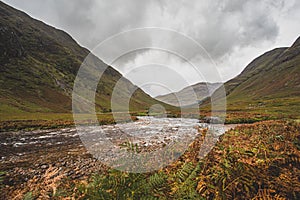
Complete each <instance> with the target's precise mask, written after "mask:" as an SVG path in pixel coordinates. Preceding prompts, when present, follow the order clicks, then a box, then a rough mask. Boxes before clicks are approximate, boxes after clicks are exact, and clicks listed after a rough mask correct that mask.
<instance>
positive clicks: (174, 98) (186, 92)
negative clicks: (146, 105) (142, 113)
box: [155, 82, 222, 106]
mask: <svg viewBox="0 0 300 200" xmlns="http://www.w3.org/2000/svg"><path fill="white" fill-rule="evenodd" d="M221 85H222V83H209V82H200V83H196V84H194V85H191V86H187V87H185V88H183V89H181V90H179V91H177V92H173V93H169V94H165V95H160V96H156V97H155V98H156V99H157V100H159V101H162V102H165V103H168V104H171V105H174V106H189V105H193V104H196V103H198V102H199V101H202V100H203V99H205V98H207V97H208V96H210V95H211V94H212V93H213V92H214V91H215V90H216V89H217V88H218V87H220V86H221ZM191 97H195V98H196V99H195V98H192V99H190V98H191ZM178 100H180V102H178Z"/></svg>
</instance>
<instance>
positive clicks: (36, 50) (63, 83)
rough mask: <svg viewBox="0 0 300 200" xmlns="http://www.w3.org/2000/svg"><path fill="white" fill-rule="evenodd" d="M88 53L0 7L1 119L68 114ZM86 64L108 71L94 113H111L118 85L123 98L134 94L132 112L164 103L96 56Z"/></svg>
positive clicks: (40, 24) (70, 40)
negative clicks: (120, 87)
mask: <svg viewBox="0 0 300 200" xmlns="http://www.w3.org/2000/svg"><path fill="white" fill-rule="evenodd" d="M89 53H90V52H89V50H87V49H86V48H83V47H81V46H80V45H79V44H77V43H76V41H75V40H74V39H73V38H72V37H71V36H70V35H68V34H67V33H65V32H64V31H62V30H58V29H56V28H54V27H51V26H49V25H47V24H45V23H43V22H41V21H38V20H35V19H33V18H31V17H30V16H28V15H27V14H26V13H24V12H21V11H19V10H16V9H14V8H12V7H10V6H8V5H6V4H4V3H3V2H0V114H2V115H3V114H4V113H5V114H6V115H15V114H18V113H70V112H71V110H72V105H71V104H72V89H73V83H74V80H75V77H76V74H77V72H78V69H79V67H80V66H81V64H82V62H83V61H84V59H85V58H86V56H87V55H89ZM86 63H87V64H88V65H90V66H91V68H94V69H100V70H103V71H104V70H105V69H106V70H105V71H104V73H103V76H102V77H101V80H100V82H99V84H98V88H97V93H96V97H95V100H96V110H97V111H100V112H107V111H110V109H111V101H110V100H111V95H112V91H113V89H114V87H115V85H116V83H117V82H118V81H120V82H121V83H122V84H121V85H122V87H123V88H122V94H123V96H124V95H129V94H130V92H132V91H134V90H135V92H134V94H133V95H132V98H131V99H130V107H131V108H132V109H133V110H145V109H148V108H149V107H150V106H151V105H152V104H157V103H160V104H163V103H162V102H159V101H157V100H155V99H153V98H151V97H150V96H149V95H148V94H146V93H144V92H143V91H142V90H141V89H139V88H138V87H137V86H135V85H133V84H132V83H131V82H130V81H128V80H127V79H125V78H124V77H122V75H121V74H120V73H119V72H118V71H116V70H115V69H113V68H112V67H110V66H107V65H106V64H105V63H104V62H102V61H101V60H100V59H99V58H97V57H96V56H94V55H91V56H90V60H89V62H86ZM90 75H91V74H90ZM163 105H164V106H165V107H166V108H173V107H171V106H169V105H166V104H163ZM122 106H123V105H119V106H118V108H122Z"/></svg>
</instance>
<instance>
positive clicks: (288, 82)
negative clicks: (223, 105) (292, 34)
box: [213, 37, 300, 117]
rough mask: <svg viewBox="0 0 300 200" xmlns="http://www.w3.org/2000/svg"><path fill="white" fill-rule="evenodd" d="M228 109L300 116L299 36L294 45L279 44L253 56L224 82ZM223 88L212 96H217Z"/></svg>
mask: <svg viewBox="0 0 300 200" xmlns="http://www.w3.org/2000/svg"><path fill="white" fill-rule="evenodd" d="M224 87H225V90H226V95H227V110H228V111H241V110H244V111H259V112H262V113H270V114H279V115H291V116H295V117H299V110H300V37H299V38H298V39H297V40H296V41H295V42H294V44H293V45H292V46H291V47H284V48H276V49H274V50H271V51H269V52H266V53H264V54H263V55H261V56H259V57H258V58H256V59H254V60H253V61H252V62H251V63H250V64H249V65H248V66H247V67H246V68H245V69H244V70H243V71H242V72H241V74H239V75H238V76H237V77H235V78H233V79H231V80H229V81H228V82H226V83H225V85H224ZM219 94H220V90H216V91H215V93H214V94H213V97H215V98H216V99H218V98H219V97H220V96H219Z"/></svg>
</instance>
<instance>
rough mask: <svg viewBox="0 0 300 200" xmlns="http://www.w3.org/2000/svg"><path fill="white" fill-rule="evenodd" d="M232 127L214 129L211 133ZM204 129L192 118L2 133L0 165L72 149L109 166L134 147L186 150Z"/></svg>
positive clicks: (152, 119)
mask: <svg viewBox="0 0 300 200" xmlns="http://www.w3.org/2000/svg"><path fill="white" fill-rule="evenodd" d="M234 126H235V125H226V126H221V125H220V126H215V127H214V130H215V134H216V136H217V135H220V134H222V133H224V131H226V130H227V129H230V128H233V127H234ZM207 127H209V125H208V124H201V123H198V120H196V119H185V118H155V117H139V120H138V121H136V122H130V123H122V124H116V125H104V126H85V127H79V128H78V127H77V129H76V128H63V129H55V130H35V131H18V132H4V133H1V134H0V149H1V152H0V163H5V164H6V166H7V165H9V166H10V167H13V166H14V165H18V163H20V162H21V163H26V162H32V160H34V159H35V158H40V157H45V158H46V157H47V156H49V157H51V156H52V157H53V158H55V157H56V159H58V158H59V157H60V156H64V155H70V151H73V152H74V151H76V149H87V150H88V152H89V153H91V154H92V155H93V156H94V157H96V158H98V159H100V160H101V161H103V162H108V163H109V162H110V161H111V158H115V157H118V156H120V155H121V154H124V149H125V151H127V150H128V148H132V149H134V146H135V145H136V146H137V147H138V148H139V151H144V152H151V151H155V150H156V149H158V148H164V147H165V146H168V145H169V144H174V143H183V144H184V145H182V146H181V147H182V148H186V147H187V146H188V145H189V143H191V142H192V141H193V139H194V138H195V137H196V136H197V134H199V128H200V129H201V128H207ZM64 152H65V154H63V153H64ZM78 154H80V153H78ZM25 158H26V160H24V159H25Z"/></svg>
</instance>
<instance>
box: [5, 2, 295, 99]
mask: <svg viewBox="0 0 300 200" xmlns="http://www.w3.org/2000/svg"><path fill="white" fill-rule="evenodd" d="M4 2H6V3H8V4H9V5H11V6H13V7H15V8H18V9H20V10H23V11H25V12H26V13H28V14H29V15H31V16H32V17H34V18H37V19H40V20H42V21H44V22H45V23H48V24H50V25H52V26H55V27H57V28H60V29H63V30H64V31H66V32H68V33H69V34H70V35H71V36H73V37H74V38H75V39H76V40H77V41H78V43H80V44H81V45H82V46H85V47H87V48H88V49H90V50H91V51H93V50H94V49H95V47H96V46H97V45H98V44H99V43H101V42H103V41H104V40H105V39H107V38H108V37H110V36H112V35H115V34H118V33H120V32H123V31H128V30H131V29H135V28H143V27H160V28H163V29H171V30H174V31H178V32H179V33H181V34H183V35H185V36H187V37H190V38H191V39H193V40H195V41H197V42H198V43H199V44H200V45H202V46H203V48H204V49H205V50H206V51H207V52H208V54H209V56H210V58H211V59H212V60H206V58H204V57H203V52H198V53H197V52H196V53H194V54H193V56H191V57H189V58H188V59H189V60H192V62H193V64H195V66H196V67H197V68H198V69H199V70H200V71H201V73H202V72H203V73H202V75H203V74H204V76H199V75H195V74H196V73H195V71H194V70H195V69H193V67H192V66H191V65H190V64H188V63H187V62H185V61H184V59H182V58H179V57H178V56H176V55H174V54H170V53H167V52H166V51H161V50H157V49H143V50H139V51H136V52H133V53H128V54H126V56H124V55H120V56H121V57H120V59H119V60H116V61H115V62H114V63H109V64H113V67H115V68H116V69H118V70H119V71H120V72H121V73H122V74H124V75H125V76H126V77H127V78H129V79H130V80H131V81H132V82H133V83H135V84H137V85H139V86H141V87H142V88H143V89H144V90H145V91H146V92H148V93H149V94H151V95H152V96H156V95H159V94H163V93H167V92H170V91H176V90H179V89H181V88H183V87H185V86H187V85H188V84H193V83H197V82H201V81H209V82H215V81H226V80H229V79H230V78H233V77H234V76H236V75H238V74H239V73H240V72H241V71H242V70H243V69H244V68H245V66H246V65H247V64H248V63H249V62H251V61H252V60H253V59H254V58H256V57H257V56H259V55H260V54H262V53H264V52H266V51H268V50H271V49H273V48H275V47H282V46H290V45H291V44H292V43H293V42H294V41H295V40H296V39H297V37H298V36H300V3H299V2H300V1H297V0H265V1H262V0H248V1H245V0H214V1H207V0H175V1H174V0H165V1H164V0H148V1H142V0H109V1H108V0H107V1H104V0H71V1H70V0H26V1H24V0H5V1H4ZM145 38H146V39H147V42H146V43H147V44H148V45H150V46H151V44H152V45H153V43H155V42H156V43H159V41H160V42H161V41H166V38H163V37H160V35H154V34H147V33H144V34H143V35H141V34H140V35H137V36H135V40H132V38H131V39H129V41H128V40H127V39H128V38H121V39H119V40H118V43H117V44H116V43H114V45H115V46H114V47H111V48H112V49H116V48H127V47H128V44H129V45H133V46H134V45H135V44H134V43H140V42H141V41H144V40H145ZM180 41H184V40H180V39H179V40H178V39H176V37H175V36H174V37H173V36H172V37H169V38H168V40H167V42H168V44H169V46H167V49H168V48H170V49H174V48H175V49H177V50H178V51H183V52H189V51H191V48H190V46H189V45H185V44H183V43H180ZM151 42H152V43H151ZM125 46H126V47H125ZM175 46H176V47H175ZM179 47H180V48H179ZM179 49H180V50H179ZM111 51H113V50H111ZM93 52H95V53H96V54H97V51H93ZM108 52H110V50H108ZM175 53H176V52H175ZM199 55H200V56H199ZM98 56H99V57H100V59H103V60H104V61H107V60H106V58H105V56H104V57H103V56H102V54H101V53H99V54H98ZM101 56H102V57H101ZM214 63H215V64H216V67H217V70H218V71H219V72H220V76H219V75H216V74H215V71H214V70H212V68H214V67H215V65H214ZM195 66H194V67H195ZM209 72H211V73H209ZM162 80H163V81H162ZM147 83H148V84H147Z"/></svg>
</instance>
